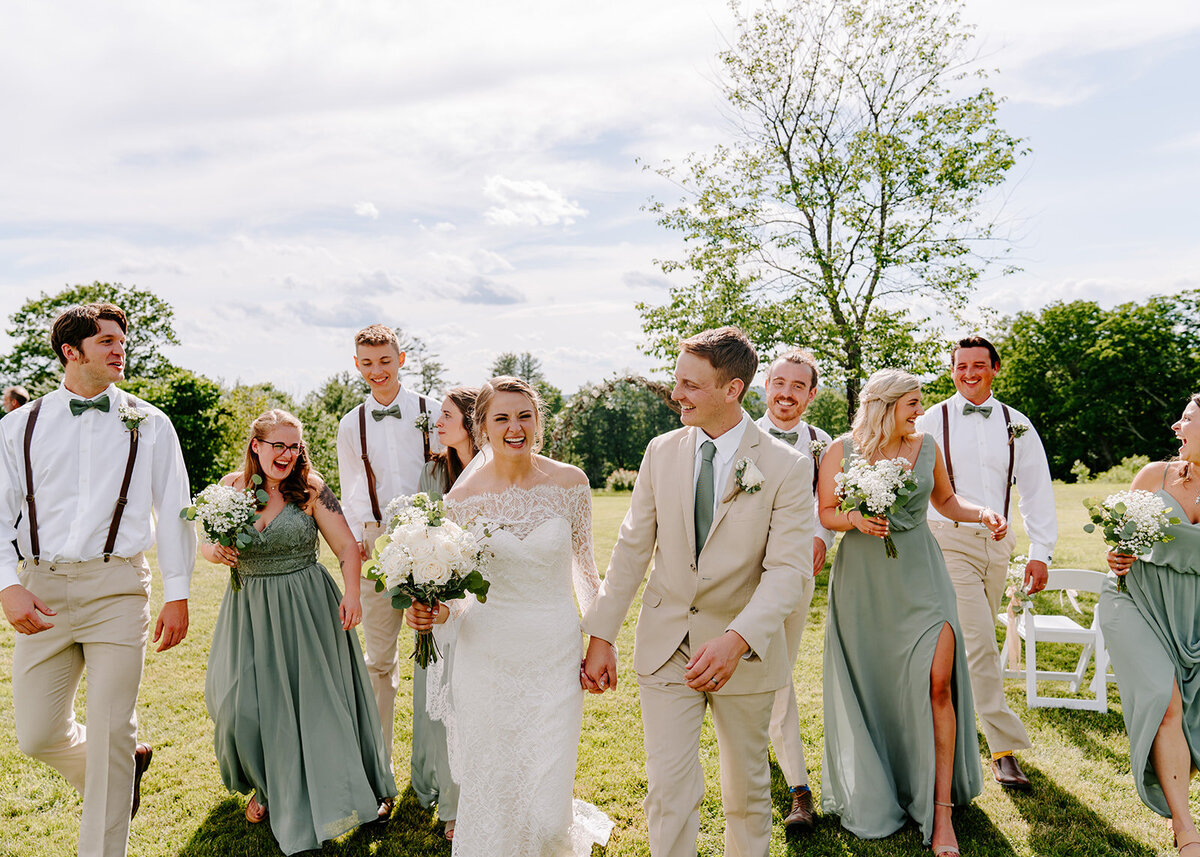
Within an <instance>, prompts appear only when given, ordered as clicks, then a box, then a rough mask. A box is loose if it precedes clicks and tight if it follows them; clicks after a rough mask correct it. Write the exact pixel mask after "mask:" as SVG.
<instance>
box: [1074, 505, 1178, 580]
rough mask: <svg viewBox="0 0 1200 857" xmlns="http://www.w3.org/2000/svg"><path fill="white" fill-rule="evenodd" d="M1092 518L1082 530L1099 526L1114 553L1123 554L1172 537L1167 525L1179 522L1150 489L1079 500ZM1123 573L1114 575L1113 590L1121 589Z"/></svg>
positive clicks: (1145, 549)
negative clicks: (1101, 498) (1099, 498)
mask: <svg viewBox="0 0 1200 857" xmlns="http://www.w3.org/2000/svg"><path fill="white" fill-rule="evenodd" d="M1083 505H1084V508H1086V509H1087V510H1088V514H1089V515H1091V518H1092V521H1091V523H1090V524H1084V525H1083V530H1084V532H1086V533H1094V532H1095V531H1096V528H1097V527H1100V530H1101V532H1102V533H1103V534H1104V541H1105V543H1106V544H1107V545H1108V546H1109V547H1111V548H1112V549H1113V551H1114V552H1115V553H1119V554H1123V555H1125V556H1141V555H1142V554H1147V553H1149V552H1150V550H1151V549H1152V548H1153V547H1154V546H1155V545H1156V544H1158V543H1159V542H1170V541H1174V540H1175V537H1174V536H1172V535H1170V534H1169V533H1167V527H1169V526H1172V525H1173V524H1178V523H1179V518H1173V517H1171V516H1170V515H1169V514H1167V512H1168V508H1167V504H1166V503H1164V502H1163V501H1162V498H1161V497H1159V496H1158V495H1157V494H1155V493H1153V492H1151V491H1118V492H1117V493H1116V494H1109V495H1108V496H1107V497H1105V498H1104V502H1103V503H1101V502H1100V501H1098V500H1096V499H1094V498H1091V497H1089V498H1088V499H1086V500H1084V501H1083ZM1127 589H1128V587H1127V586H1126V584H1125V575H1124V574H1123V575H1121V576H1120V577H1118V578H1117V591H1118V592H1125V591H1127Z"/></svg>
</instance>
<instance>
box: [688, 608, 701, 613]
mask: <svg viewBox="0 0 1200 857" xmlns="http://www.w3.org/2000/svg"><path fill="white" fill-rule="evenodd" d="M688 612H689V613H699V612H700V608H699V607H689V608H688Z"/></svg>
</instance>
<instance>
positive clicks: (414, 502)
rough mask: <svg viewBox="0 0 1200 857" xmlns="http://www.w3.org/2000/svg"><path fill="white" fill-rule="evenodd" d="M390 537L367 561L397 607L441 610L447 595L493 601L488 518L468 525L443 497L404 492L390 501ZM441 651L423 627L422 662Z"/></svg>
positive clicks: (416, 651) (418, 655)
mask: <svg viewBox="0 0 1200 857" xmlns="http://www.w3.org/2000/svg"><path fill="white" fill-rule="evenodd" d="M384 517H385V518H386V519H387V522H388V533H387V542H386V543H385V544H384V546H383V547H382V548H381V549H379V550H377V551H376V555H375V556H374V557H373V558H372V559H371V560H370V561H369V562H368V563H367V565H366V567H365V569H364V574H365V575H366V576H367V577H368V578H370V579H371V580H374V581H375V591H376V592H384V591H386V592H387V593H388V595H389V596H390V597H391V599H392V607H394V608H396V609H397V610H407V609H408V608H409V607H410V606H411V605H412V603H413V602H414V601H419V602H421V603H422V604H428V605H429V606H430V607H433V608H434V609H435V610H436V609H437V606H438V604H439V603H440V602H442V601H453V600H455V599H458V598H465V597H466V596H467V595H474V596H475V597H476V598H477V599H479V601H480V602H484V601H487V592H488V587H489V586H490V584H489V582H488V581H487V579H486V578H485V577H484V576H483V572H484V571H485V570H486V569H487V565H488V563H489V562H490V561H491V559H492V551H491V548H489V547H488V546H487V543H486V542H485V541H484V539H485V538H486V537H487V536H488V535H489V531H488V528H487V525H486V524H483V523H480V524H478V525H475V526H472V527H471V528H469V529H464V528H463V527H460V526H459V525H458V524H456V523H455V522H454V521H451V520H450V519H449V518H447V517H446V510H445V507H444V506H443V504H442V501H441V500H435V499H433V498H431V497H430V496H429V495H428V494H424V493H422V494H414V495H412V496H411V497H398V498H396V499H395V500H393V501H392V502H391V503H389V504H388V507H387V511H386V512H385V514H384ZM439 656H440V653H439V652H438V649H437V644H436V643H435V642H434V639H433V635H432V633H431V632H429V631H418V632H417V639H416V646H415V647H414V648H413V659H414V660H416V662H417V664H418V665H419V666H421V667H422V668H425V667H428V666H429V664H431V663H433V662H434V661H436V660H437V659H438V657H439Z"/></svg>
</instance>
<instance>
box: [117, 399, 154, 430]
mask: <svg viewBox="0 0 1200 857" xmlns="http://www.w3.org/2000/svg"><path fill="white" fill-rule="evenodd" d="M117 416H118V417H120V418H121V422H123V423H125V429H126V430H127V431H137V430H138V426H140V425H141V424H142V423H144V422H145V421H146V417H148V416H150V415H149V414H148V413H146V412H145V411H142V410H138V409H137V408H135V407H133V405H118V406H117Z"/></svg>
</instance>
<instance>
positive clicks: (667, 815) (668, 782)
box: [638, 644, 765, 857]
mask: <svg viewBox="0 0 1200 857" xmlns="http://www.w3.org/2000/svg"><path fill="white" fill-rule="evenodd" d="M687 662H688V654H687V650H686V644H685V648H681V649H680V650H679V651H676V652H675V654H674V655H672V657H671V659H670V660H669V661H667V663H665V664H664V665H663V666H662V667H660V668H659V669H658V670H657V671H656V672H655V673H653V674H652V675H645V676H643V675H639V676H638V684H639V687H640V691H641V701H642V729H643V731H644V733H645V738H646V780H647V788H646V800H645V809H646V827H647V829H648V831H649V834H650V853H651V855H653V857H696V840H697V839H698V838H699V836H700V802H701V801H702V800H703V799H704V768H703V767H701V765H700V730H701V727H702V726H703V724H704V710H705V707H706V706H707V704H708V697H707V696H706V695H705V694H703V693H697V692H696V691H694V690H692V689H691V688H690V687H688V686H687V684H685V683H684V679H683V674H684V671H685V669H686V667H687ZM764 759H765V753H764Z"/></svg>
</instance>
